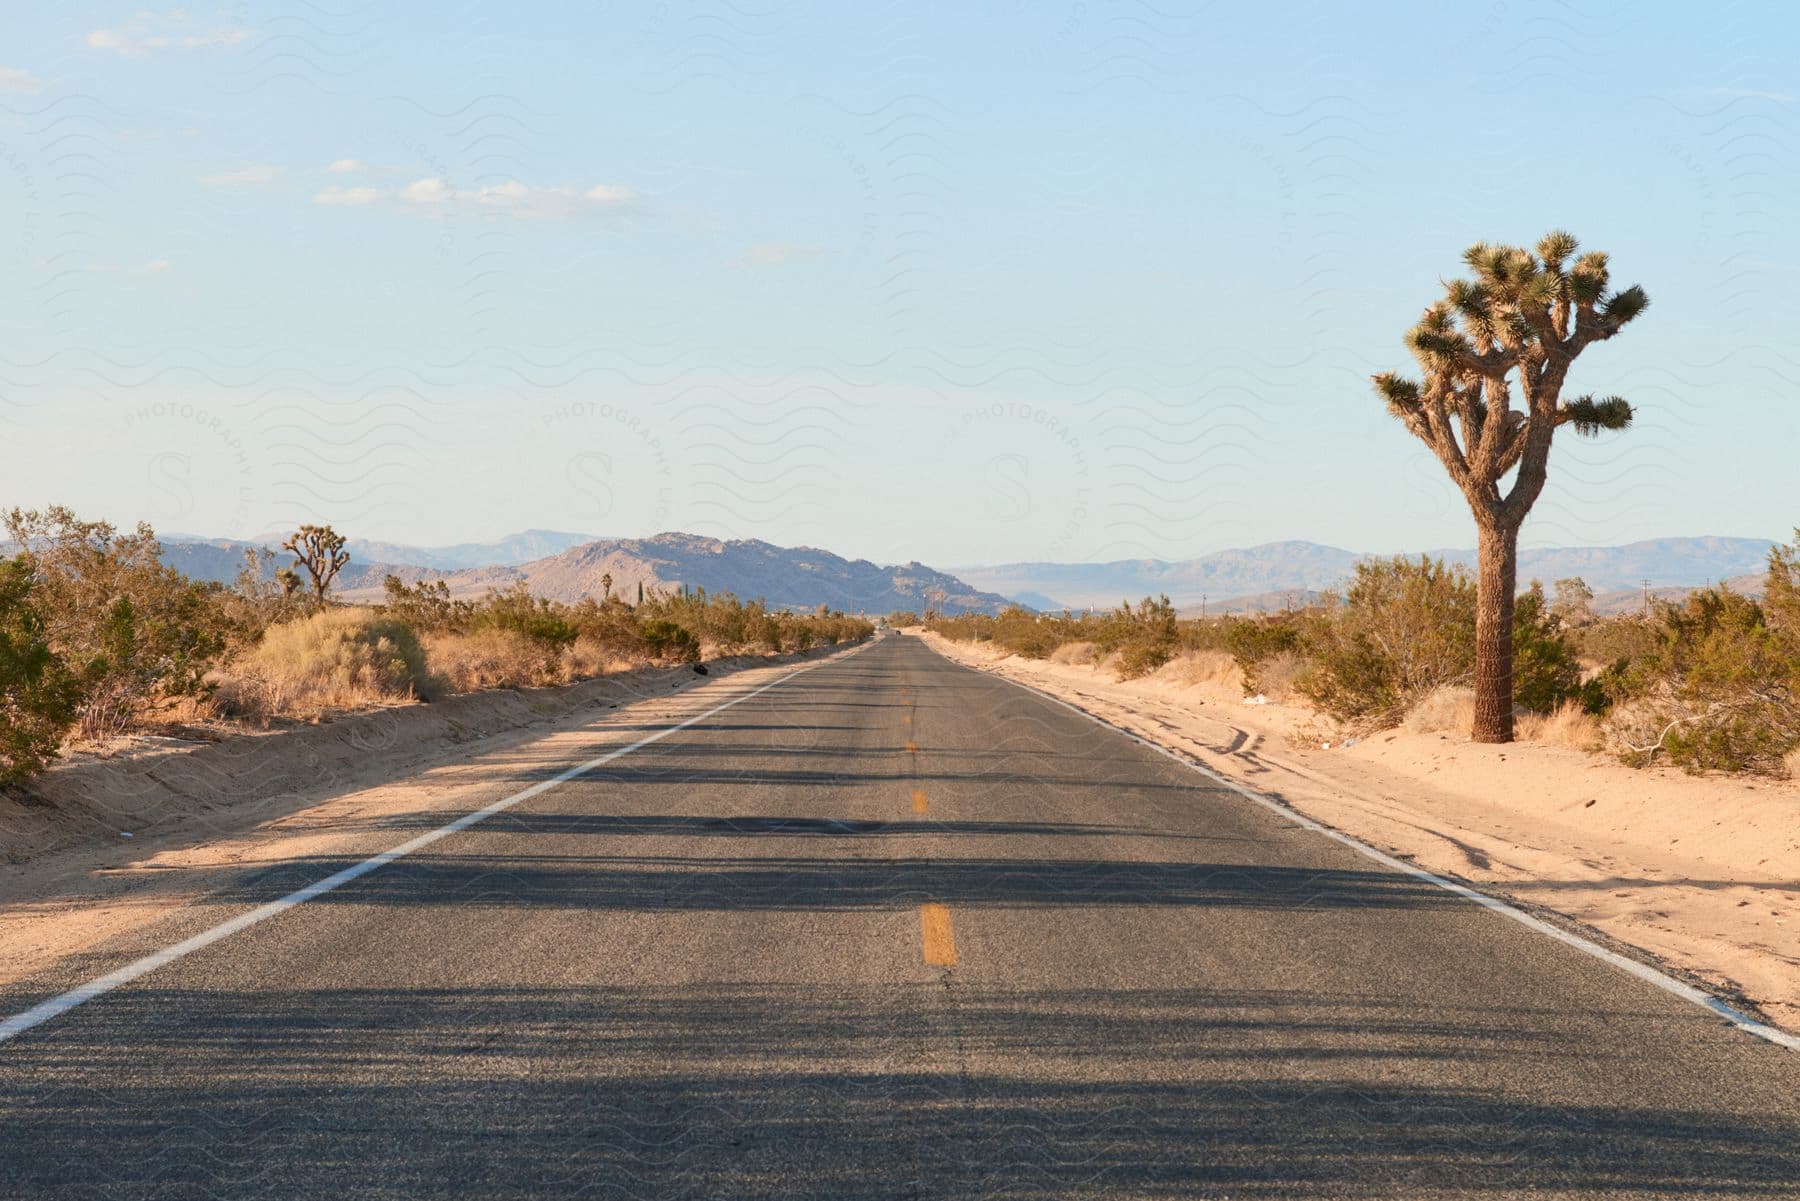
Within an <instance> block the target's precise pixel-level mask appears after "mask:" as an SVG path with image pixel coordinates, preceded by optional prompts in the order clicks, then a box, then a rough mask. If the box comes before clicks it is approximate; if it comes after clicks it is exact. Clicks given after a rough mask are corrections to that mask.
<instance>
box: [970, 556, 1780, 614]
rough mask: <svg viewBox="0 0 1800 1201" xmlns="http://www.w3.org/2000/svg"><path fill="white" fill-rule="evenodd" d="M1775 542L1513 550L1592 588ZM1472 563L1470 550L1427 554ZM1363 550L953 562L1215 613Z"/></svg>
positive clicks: (1033, 584) (1077, 605) (1039, 604)
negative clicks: (988, 564)
mask: <svg viewBox="0 0 1800 1201" xmlns="http://www.w3.org/2000/svg"><path fill="white" fill-rule="evenodd" d="M1770 545H1771V543H1770V542H1769V541H1768V540H1767V539H1764V538H1658V539H1654V540H1651V541H1647V542H1633V543H1629V544H1628V545H1625V546H1582V547H1566V548H1557V549H1544V550H1528V551H1521V552H1520V554H1519V581H1520V583H1521V584H1524V583H1526V582H1528V581H1530V580H1533V579H1539V580H1542V581H1543V582H1544V584H1545V586H1546V587H1549V586H1550V585H1552V584H1553V583H1554V582H1555V581H1557V580H1559V579H1566V578H1568V577H1569V576H1580V577H1581V578H1582V579H1584V580H1586V581H1587V584H1588V587H1590V588H1592V589H1593V590H1594V592H1595V593H1596V594H1601V595H1605V594H1613V593H1619V594H1623V593H1627V592H1631V591H1633V590H1641V589H1642V587H1643V581H1645V580H1649V581H1650V585H1651V588H1652V590H1653V591H1655V590H1656V589H1673V590H1676V591H1677V592H1679V591H1680V590H1683V589H1687V588H1695V587H1701V586H1704V585H1707V584H1711V583H1717V582H1719V581H1720V580H1734V579H1737V578H1738V577H1744V576H1752V577H1758V578H1760V576H1761V574H1762V572H1763V569H1764V567H1765V566H1766V563H1767V558H1768V553H1769V547H1770ZM1426 553H1428V554H1430V555H1432V556H1434V557H1441V558H1444V559H1447V560H1449V561H1451V562H1455V563H1463V564H1466V565H1468V566H1469V567H1471V568H1472V567H1473V566H1474V565H1475V552H1474V551H1473V550H1465V549H1455V550H1434V551H1428V552H1426ZM1365 557H1366V556H1364V555H1361V554H1357V553H1356V552H1354V551H1347V550H1342V549H1340V548H1338V547H1335V546H1321V545H1319V544H1318V543H1316V542H1270V543H1265V544H1264V545H1261V546H1252V547H1247V548H1244V549H1241V550H1225V551H1218V552H1216V553H1214V554H1210V555H1202V556H1200V557H1199V558H1196V559H1183V560H1177V561H1167V560H1162V559H1121V560H1117V561H1114V562H1110V563H1006V564H1001V565H999V566H994V567H958V568H953V569H952V570H954V571H955V573H956V575H957V576H958V577H959V578H961V579H963V580H967V581H968V582H969V583H970V584H971V585H973V586H974V587H976V588H981V589H985V590H988V591H992V592H998V593H1000V594H1001V595H1002V596H1005V597H1008V598H1009V599H1012V600H1015V601H1017V602H1019V603H1020V604H1025V605H1029V606H1031V607H1033V608H1037V609H1048V610H1054V609H1063V608H1073V609H1085V608H1088V607H1089V606H1096V607H1107V608H1110V607H1112V606H1115V605H1117V604H1118V603H1119V602H1120V601H1121V600H1124V599H1126V598H1130V599H1132V600H1136V599H1137V598H1139V597H1143V596H1155V595H1158V594H1162V593H1166V594H1168V596H1169V599H1170V600H1172V601H1174V602H1175V604H1176V606H1177V607H1178V608H1180V609H1183V610H1198V609H1199V607H1200V606H1201V605H1202V603H1204V604H1205V605H1206V606H1207V608H1208V609H1209V610H1211V611H1212V612H1223V611H1225V610H1226V609H1228V608H1229V609H1235V610H1242V609H1245V608H1251V609H1269V608H1280V607H1281V606H1282V605H1283V604H1286V603H1288V601H1289V599H1290V598H1291V599H1292V603H1294V604H1297V605H1298V604H1304V603H1306V601H1307V599H1309V598H1311V597H1316V595H1317V594H1318V593H1319V592H1322V591H1325V590H1327V589H1333V588H1339V587H1341V586H1342V585H1343V584H1344V582H1345V581H1346V580H1348V579H1349V578H1350V576H1351V574H1352V572H1353V571H1354V570H1355V567H1356V563H1357V561H1358V560H1360V559H1363V558H1365Z"/></svg>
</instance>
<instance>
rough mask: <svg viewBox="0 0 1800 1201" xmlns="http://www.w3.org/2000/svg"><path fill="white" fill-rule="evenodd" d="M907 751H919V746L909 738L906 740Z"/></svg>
mask: <svg viewBox="0 0 1800 1201" xmlns="http://www.w3.org/2000/svg"><path fill="white" fill-rule="evenodd" d="M906 749H907V750H909V751H916V750H918V749H919V744H918V743H916V742H914V741H913V740H912V739H910V738H908V739H907V740H906Z"/></svg>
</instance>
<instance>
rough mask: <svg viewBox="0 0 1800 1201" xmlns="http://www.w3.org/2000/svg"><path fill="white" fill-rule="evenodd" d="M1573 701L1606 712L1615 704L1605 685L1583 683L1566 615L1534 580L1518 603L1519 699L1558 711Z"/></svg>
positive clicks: (1526, 706)
mask: <svg viewBox="0 0 1800 1201" xmlns="http://www.w3.org/2000/svg"><path fill="white" fill-rule="evenodd" d="M1568 582H1569V581H1567V580H1564V581H1562V583H1564V584H1567V583H1568ZM1570 701H1573V702H1575V703H1576V704H1578V705H1579V706H1580V707H1581V708H1582V709H1585V710H1586V711H1587V712H1589V713H1601V712H1604V711H1605V709H1606V707H1607V705H1608V704H1609V703H1610V699H1609V697H1608V696H1607V694H1606V691H1605V689H1604V688H1603V687H1601V686H1600V685H1598V684H1592V685H1587V684H1583V682H1582V679H1581V663H1580V661H1579V660H1578V659H1577V658H1576V654H1575V648H1574V646H1573V645H1572V644H1571V643H1570V641H1569V639H1568V638H1567V637H1565V636H1564V633H1563V617H1562V615H1561V613H1560V612H1559V611H1558V610H1557V609H1556V608H1554V607H1552V606H1550V605H1548V604H1546V603H1545V600H1544V589H1543V586H1542V585H1541V584H1539V583H1538V582H1537V581H1536V580H1533V581H1532V583H1531V587H1530V588H1529V589H1527V590H1526V591H1525V592H1523V593H1522V594H1520V596H1519V598H1518V599H1517V600H1516V601H1515V602H1514V603H1513V703H1514V704H1516V705H1518V706H1519V707H1521V708H1523V709H1528V710H1530V711H1531V712H1533V713H1554V712H1556V711H1557V710H1558V709H1559V708H1561V707H1562V706H1563V704H1565V703H1566V702H1570Z"/></svg>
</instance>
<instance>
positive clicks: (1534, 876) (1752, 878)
mask: <svg viewBox="0 0 1800 1201" xmlns="http://www.w3.org/2000/svg"><path fill="white" fill-rule="evenodd" d="M925 638H926V640H927V642H928V643H929V644H930V645H931V646H932V647H933V648H934V649H936V650H937V651H939V652H940V653H942V654H944V655H945V656H946V657H948V658H951V659H953V660H956V661H957V662H960V663H966V664H969V665H970V666H974V667H978V668H980V669H982V670H983V671H988V672H992V673H994V674H997V675H1001V676H1005V677H1008V678H1011V679H1016V680H1019V681H1021V682H1024V683H1029V684H1031V685H1033V686H1035V687H1038V688H1041V689H1043V690H1044V691H1046V692H1049V693H1052V694H1054V695H1057V696H1061V697H1063V698H1064V699H1067V700H1070V701H1072V702H1074V703H1077V704H1079V705H1080V706H1081V707H1082V708H1084V709H1087V710H1089V711H1090V712H1092V713H1094V714H1096V715H1097V716H1100V717H1103V718H1105V719H1106V720H1108V721H1110V722H1112V723H1114V724H1116V725H1118V726H1121V727H1123V728H1125V729H1129V730H1131V731H1133V732H1134V733H1137V734H1140V735H1142V736H1143V737H1145V738H1147V739H1149V740H1151V741H1153V742H1156V743H1158V744H1160V745H1163V746H1167V747H1169V748H1171V749H1173V750H1178V751H1181V752H1183V753H1185V754H1188V755H1191V756H1192V757H1193V758H1195V759H1197V760H1199V761H1200V762H1202V763H1204V764H1206V765H1207V766H1208V767H1210V768H1212V769H1213V770H1215V771H1217V772H1219V773H1220V774H1222V775H1226V776H1228V777H1230V778H1232V779H1235V780H1238V781H1239V782H1241V783H1243V784H1245V785H1247V786H1249V787H1252V788H1254V789H1256V790H1257V791H1259V792H1262V793H1265V794H1267V795H1270V796H1274V797H1277V798H1279V799H1280V800H1282V801H1284V802H1286V803H1287V804H1289V805H1291V806H1293V807H1294V808H1295V809H1297V810H1299V811H1300V812H1302V813H1304V814H1306V815H1307V816H1309V817H1312V818H1314V819H1315V820H1317V821H1320V822H1323V823H1325V824H1326V825H1329V826H1332V827H1334V828H1336V829H1339V830H1343V831H1344V832H1346V833H1349V834H1352V835H1355V836H1356V837H1358V838H1360V839H1362V840H1364V841H1365V842H1368V843H1370V844H1372V845H1375V846H1377V847H1380V848H1382V849H1383V850H1386V851H1389V852H1391V853H1394V854H1397V855H1400V856H1402V857H1405V858H1408V859H1410V860H1412V861H1413V862H1416V863H1418V864H1419V865H1420V866H1422V867H1425V868H1427V869H1429V870H1431V871H1435V872H1440V873H1444V874H1448V875H1454V876H1458V877H1460V878H1462V879H1464V880H1467V881H1470V882H1471V883H1473V884H1477V885H1481V886H1485V887H1486V888H1487V889H1488V890H1489V891H1495V892H1500V893H1504V894H1506V895H1509V896H1512V897H1515V898H1517V899H1519V900H1521V901H1524V902H1528V903H1530V904H1534V905H1541V906H1543V907H1545V908H1547V909H1551V910H1555V911H1556V912H1558V913H1562V914H1564V915H1566V916H1568V917H1570V918H1573V919H1575V920H1576V921H1578V922H1582V923H1584V924H1586V925H1589V926H1592V927H1594V928H1595V929H1597V930H1599V931H1601V932H1603V933H1604V934H1606V935H1608V936H1610V937H1612V938H1614V939H1617V940H1619V941H1621V942H1624V943H1629V944H1631V945H1632V946H1636V947H1639V948H1642V949H1643V950H1645V951H1648V952H1650V953H1651V954H1653V955H1655V956H1657V957H1658V958H1660V959H1663V960H1665V961H1666V962H1668V963H1670V964H1672V965H1674V966H1676V967H1678V968H1681V969H1683V970H1685V971H1687V972H1690V973H1692V974H1693V975H1695V976H1697V977H1699V978H1701V979H1704V980H1706V981H1708V982H1710V983H1712V984H1714V985H1716V986H1718V987H1720V988H1723V989H1725V990H1728V991H1730V992H1733V993H1736V994H1739V995H1741V996H1742V997H1744V998H1747V999H1748V1000H1749V1001H1750V1002H1751V1003H1752V1004H1754V1005H1756V1006H1758V1007H1759V1008H1761V1009H1762V1011H1763V1012H1764V1013H1765V1014H1766V1015H1767V1016H1768V1017H1769V1018H1771V1019H1772V1020H1773V1021H1775V1022H1776V1023H1777V1024H1779V1025H1782V1026H1784V1027H1786V1028H1787V1029H1790V1030H1800V785H1797V784H1795V783H1794V782H1785V783H1770V782H1764V781H1756V782H1747V781H1744V780H1739V779H1728V778H1722V777H1694V776H1688V775H1685V774H1683V773H1681V772H1677V771H1671V770H1667V769H1656V770H1650V771H1638V770H1634V769H1632V768H1628V767H1624V766H1622V765H1621V764H1618V763H1616V762H1613V761H1612V760H1609V759H1607V758H1605V757H1603V756H1599V755H1591V754H1587V753H1585V752H1582V751H1576V750H1569V749H1566V748H1562V747H1551V746H1533V745H1529V744H1521V743H1515V744H1513V745H1510V746H1505V747H1492V746H1478V745H1475V744H1473V743H1470V742H1469V741H1467V740H1466V739H1458V738H1454V737H1451V736H1449V735H1442V734H1412V733H1407V732H1403V731H1388V732H1385V733H1382V734H1377V735H1375V736H1373V737H1372V738H1369V739H1366V740H1362V741H1359V742H1357V743H1356V744H1355V745H1353V746H1349V747H1343V746H1339V745H1336V744H1334V746H1333V749H1330V750H1324V749H1321V744H1322V742H1323V741H1325V740H1327V739H1328V738H1329V735H1326V734H1322V733H1320V731H1319V730H1318V728H1317V723H1316V721H1315V719H1314V717H1313V715H1312V714H1311V713H1310V712H1309V711H1307V710H1305V709H1303V708H1301V707H1300V706H1287V705H1277V704H1270V705H1261V706H1257V705H1248V704H1245V703H1244V698H1243V697H1242V696H1241V695H1239V694H1238V692H1237V691H1236V690H1235V689H1231V688H1227V687H1221V686H1217V685H1208V684H1200V685H1191V686H1179V685H1176V684H1173V683H1169V682H1165V681H1163V680H1158V679H1156V678H1148V679H1143V680H1132V681H1126V682H1121V681H1118V680H1115V679H1113V678H1112V676H1111V675H1110V673H1104V672H1100V671H1096V670H1095V669H1093V668H1091V667H1085V666H1071V665H1065V664H1055V663H1049V662H1044V661H1039V660H1026V659H1019V658H1017V657H1014V656H1007V655H1000V656H997V655H996V654H995V653H994V652H993V651H992V650H991V649H990V648H985V647H978V646H973V645H969V644H964V643H955V642H950V641H947V640H945V639H943V638H939V637H938V636H936V635H932V634H927V635H925Z"/></svg>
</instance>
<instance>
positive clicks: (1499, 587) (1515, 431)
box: [1375, 231, 1650, 742]
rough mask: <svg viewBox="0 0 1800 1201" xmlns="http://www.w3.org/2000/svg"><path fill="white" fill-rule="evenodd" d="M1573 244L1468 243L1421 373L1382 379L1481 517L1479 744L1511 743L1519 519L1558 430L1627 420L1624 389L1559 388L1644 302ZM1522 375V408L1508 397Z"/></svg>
mask: <svg viewBox="0 0 1800 1201" xmlns="http://www.w3.org/2000/svg"><path fill="white" fill-rule="evenodd" d="M1575 249H1576V242H1575V238H1574V237H1573V236H1572V235H1570V234H1566V233H1562V232H1560V231H1558V232H1556V233H1551V234H1548V235H1546V236H1545V237H1544V238H1543V240H1542V241H1540V242H1539V243H1538V244H1537V248H1536V250H1535V252H1534V251H1531V250H1525V249H1523V248H1521V247H1517V246H1490V245H1488V244H1487V243H1485V242H1483V243H1477V244H1476V245H1474V246H1471V247H1470V248H1469V249H1468V251H1467V252H1465V253H1464V255H1463V261H1464V262H1465V263H1467V264H1468V265H1469V268H1470V269H1471V270H1472V271H1473V272H1474V273H1475V278H1474V279H1457V280H1451V281H1450V282H1449V283H1447V284H1445V285H1444V296H1443V299H1441V300H1439V301H1437V302H1436V303H1434V304H1432V305H1431V306H1430V307H1429V308H1427V309H1426V310H1425V315H1424V317H1422V318H1421V319H1420V320H1419V323H1418V324H1417V325H1415V326H1413V327H1412V329H1411V330H1410V331H1408V333H1407V335H1406V344H1407V346H1408V347H1409V348H1410V349H1411V350H1412V353H1413V357H1414V358H1416V359H1417V360H1418V361H1419V367H1420V369H1421V371H1422V372H1423V378H1422V379H1421V380H1411V379H1406V378H1404V377H1402V376H1400V375H1398V374H1396V373H1394V372H1391V371H1386V372H1383V373H1382V374H1380V375H1377V376H1376V377H1375V388H1376V390H1377V391H1378V392H1380V393H1381V395H1382V397H1383V399H1385V400H1386V401H1387V405H1388V411H1389V412H1391V413H1393V415H1394V416H1396V417H1398V418H1399V419H1400V420H1401V421H1403V422H1405V423H1406V428H1407V429H1409V430H1411V431H1412V432H1413V433H1414V434H1415V435H1417V436H1418V438H1419V439H1420V440H1421V441H1423V442H1424V443H1425V445H1427V446H1429V447H1430V448H1431V449H1432V452H1433V453H1434V454H1436V455H1437V457H1438V459H1439V461H1441V462H1442V463H1443V464H1444V467H1445V469H1446V470H1447V471H1448V472H1449V473H1450V478H1451V479H1452V480H1454V481H1455V482H1456V486H1457V487H1458V488H1460V489H1462V493H1463V495H1464V496H1465V497H1467V498H1468V502H1469V508H1470V509H1471V510H1473V511H1474V514H1475V525H1476V529H1477V531H1478V537H1479V544H1480V552H1479V573H1478V576H1477V584H1478V589H1479V599H1478V602H1477V606H1476V619H1475V726H1474V729H1473V730H1472V731H1471V733H1472V735H1473V737H1474V739H1475V741H1477V742H1511V741H1512V736H1513V721H1512V707H1513V693H1512V627H1513V596H1514V593H1515V591H1516V590H1517V586H1518V557H1519V527H1520V526H1521V525H1522V524H1524V521H1525V515H1526V514H1527V513H1528V512H1530V511H1531V506H1532V504H1533V503H1534V502H1535V501H1536V500H1537V498H1538V494H1539V493H1540V492H1542V491H1543V490H1544V480H1545V478H1546V467H1547V464H1548V463H1549V459H1550V439H1551V436H1552V435H1554V434H1555V433H1556V431H1557V429H1558V428H1559V427H1561V426H1564V425H1572V426H1574V427H1575V431H1576V432H1577V433H1581V434H1597V433H1599V432H1600V431H1601V430H1617V429H1624V428H1625V427H1626V426H1628V425H1630V424H1631V406H1630V405H1629V404H1627V403H1626V402H1625V401H1624V400H1622V399H1620V398H1619V397H1617V396H1609V397H1607V398H1605V399H1604V400H1596V399H1595V398H1594V397H1592V396H1578V397H1576V398H1574V399H1572V400H1566V401H1565V400H1563V399H1562V389H1563V382H1564V380H1565V379H1566V378H1567V376H1568V373H1569V365H1570V364H1571V363H1573V362H1574V361H1575V358H1576V356H1578V355H1579V354H1581V352H1582V351H1583V350H1586V349H1587V348H1588V347H1589V346H1590V345H1592V344H1593V343H1595V342H1603V341H1605V340H1606V339H1608V338H1610V337H1612V336H1613V335H1614V334H1616V333H1618V332H1619V331H1620V330H1621V329H1623V328H1624V327H1625V325H1626V324H1627V323H1628V322H1630V321H1631V320H1632V319H1633V318H1634V317H1636V316H1637V315H1638V314H1640V313H1642V312H1643V311H1644V309H1645V307H1646V306H1648V305H1649V303H1650V299H1649V297H1647V296H1645V295H1644V290H1643V289H1642V288H1640V287H1637V286H1636V285H1633V286H1632V287H1629V288H1626V289H1624V290H1623V291H1619V292H1613V291H1609V290H1608V285H1609V282H1610V281H1609V277H1608V274H1607V258H1606V255H1605V254H1603V253H1601V252H1599V251H1589V252H1588V253H1586V254H1584V255H1581V256H1580V257H1579V258H1575V257H1574V255H1575ZM1571 260H1572V261H1571ZM1515 386H1516V387H1517V389H1518V391H1519V395H1520V400H1521V402H1522V407H1520V408H1514V407H1513V404H1512V400H1513V395H1512V394H1513V389H1514V387H1515ZM1515 469H1516V471H1517V475H1516V476H1514V478H1513V480H1512V483H1511V486H1510V487H1505V488H1503V487H1502V480H1503V479H1504V477H1506V476H1507V475H1509V474H1511V473H1512V472H1514V471H1515Z"/></svg>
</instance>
